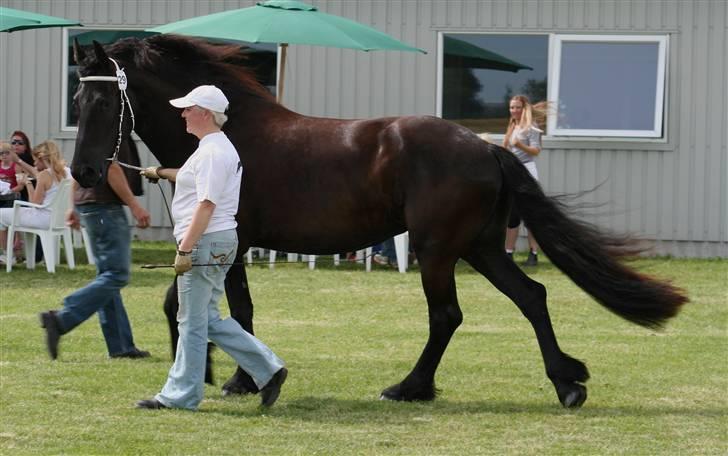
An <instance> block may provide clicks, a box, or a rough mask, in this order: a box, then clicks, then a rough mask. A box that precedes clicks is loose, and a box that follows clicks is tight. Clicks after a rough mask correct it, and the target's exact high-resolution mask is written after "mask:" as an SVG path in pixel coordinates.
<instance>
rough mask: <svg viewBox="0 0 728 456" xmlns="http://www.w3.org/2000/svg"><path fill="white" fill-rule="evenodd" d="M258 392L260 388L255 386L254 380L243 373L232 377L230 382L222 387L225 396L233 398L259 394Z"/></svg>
mask: <svg viewBox="0 0 728 456" xmlns="http://www.w3.org/2000/svg"><path fill="white" fill-rule="evenodd" d="M238 370H240V368H238ZM258 392H259V390H258V387H257V386H256V385H255V382H253V379H252V378H250V376H249V375H248V374H246V373H245V372H243V371H240V372H236V373H235V374H234V375H233V376H232V377H230V380H228V381H227V382H225V384H224V385H222V395H223V396H232V395H235V394H238V395H245V394H258Z"/></svg>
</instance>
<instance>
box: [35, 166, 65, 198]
mask: <svg viewBox="0 0 728 456" xmlns="http://www.w3.org/2000/svg"><path fill="white" fill-rule="evenodd" d="M41 172H42V173H48V174H50V175H51V186H50V188H49V189H48V190H46V192H45V196H44V197H43V202H42V203H40V204H41V205H43V206H44V205H46V204H48V203H49V202H51V201H52V200H53V197H54V196H55V195H56V193H58V184H60V183H61V182H60V181H58V180H56V176H55V175H54V174H53V172H52V171H51V170H50V169H47V168H46V169H44V170H43V171H41ZM63 172H64V173H65V176H64V179H69V178H70V177H71V169H70V168H69V167H68V166H64V167H63Z"/></svg>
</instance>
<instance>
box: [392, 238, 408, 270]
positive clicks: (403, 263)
mask: <svg viewBox="0 0 728 456" xmlns="http://www.w3.org/2000/svg"><path fill="white" fill-rule="evenodd" d="M394 251H395V252H396V253H397V269H398V270H399V272H401V273H405V272H407V266H408V265H407V263H408V261H409V231H405V232H404V233H400V234H398V235H396V236H395V237H394Z"/></svg>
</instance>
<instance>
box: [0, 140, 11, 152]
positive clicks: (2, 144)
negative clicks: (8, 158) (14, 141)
mask: <svg viewBox="0 0 728 456" xmlns="http://www.w3.org/2000/svg"><path fill="white" fill-rule="evenodd" d="M11 150H13V148H12V146H11V145H10V143H9V142H7V141H0V152H10V151H11Z"/></svg>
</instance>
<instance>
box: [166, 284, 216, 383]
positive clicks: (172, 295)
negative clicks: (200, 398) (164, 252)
mask: <svg viewBox="0 0 728 456" xmlns="http://www.w3.org/2000/svg"><path fill="white" fill-rule="evenodd" d="M178 310H179V296H178V295H177V278H176V277H175V279H174V281H172V285H170V287H169V288H168V289H167V295H166V296H165V297H164V314H165V315H166V316H167V325H168V326H169V338H170V341H171V342H172V359H175V358H176V356H177V341H178V340H179V330H178V329H177V311H178ZM214 346H215V345H214V344H212V343H208V344H207V359H206V360H205V383H208V384H210V385H214V384H215V382H214V380H213V377H212V356H211V353H212V349H213V347H214Z"/></svg>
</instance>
